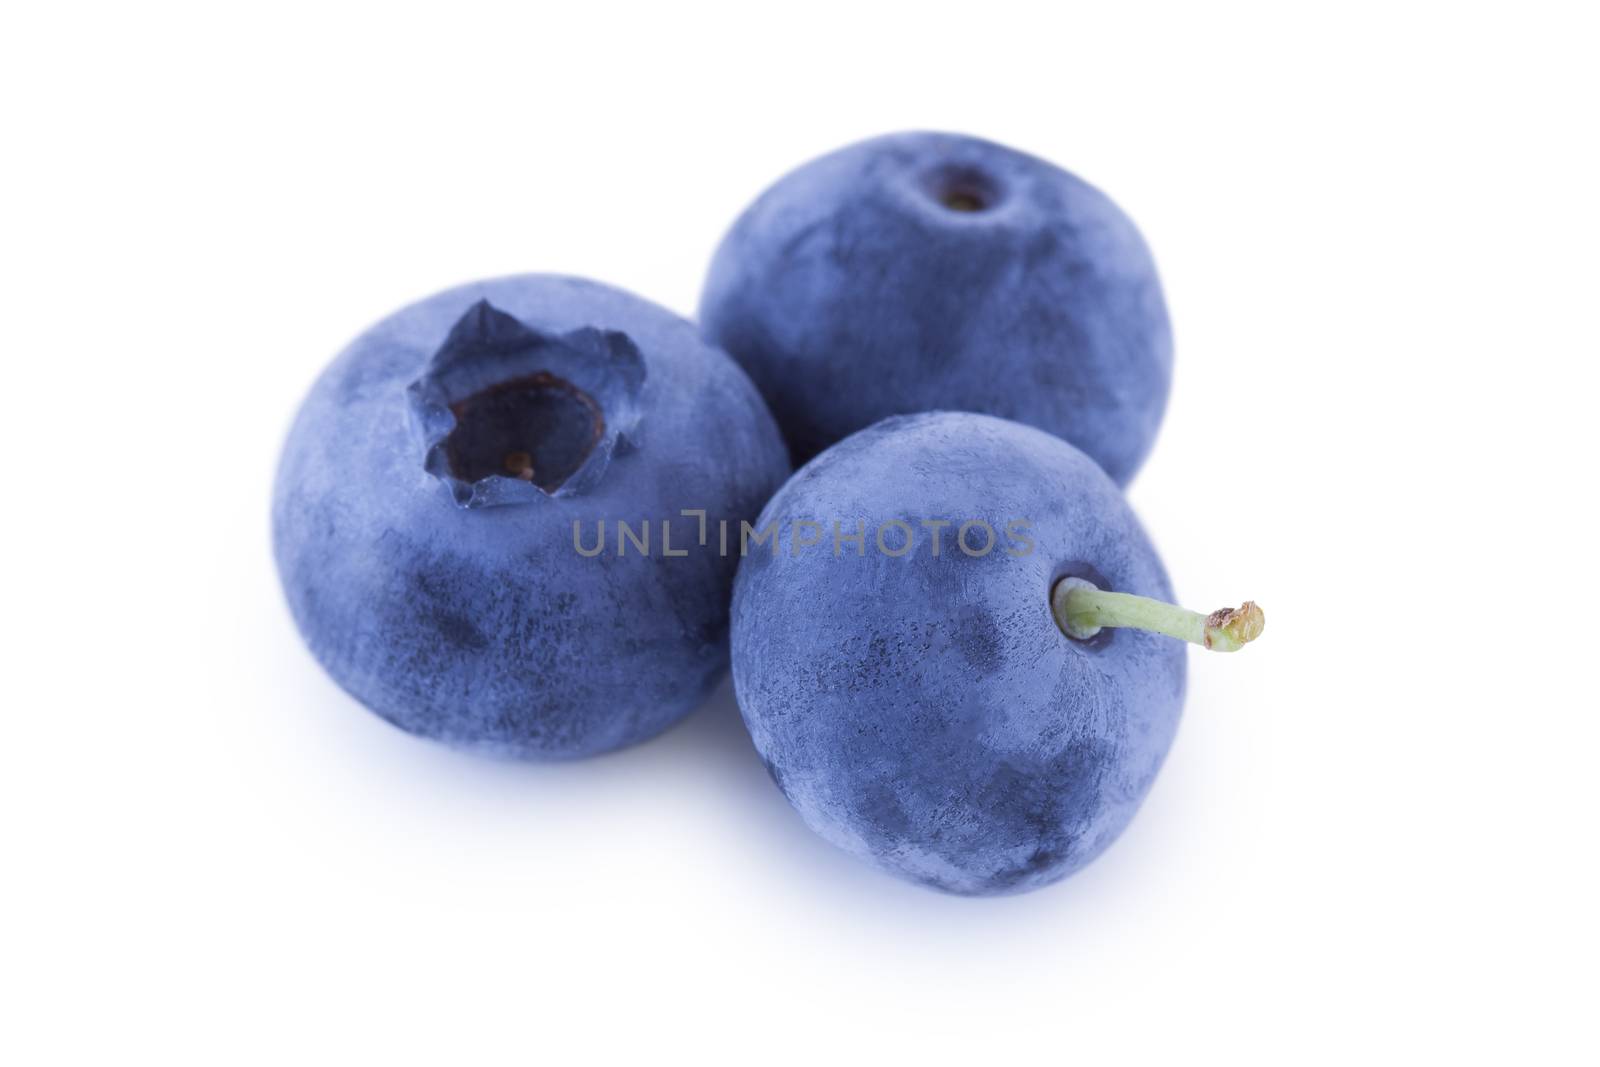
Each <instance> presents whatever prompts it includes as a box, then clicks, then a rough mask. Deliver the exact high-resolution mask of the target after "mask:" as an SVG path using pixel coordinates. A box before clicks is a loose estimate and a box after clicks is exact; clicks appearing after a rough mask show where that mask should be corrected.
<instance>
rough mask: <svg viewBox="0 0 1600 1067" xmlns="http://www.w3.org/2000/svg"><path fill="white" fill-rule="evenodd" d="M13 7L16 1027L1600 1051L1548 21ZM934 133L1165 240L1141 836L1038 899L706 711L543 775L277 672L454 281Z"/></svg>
mask: <svg viewBox="0 0 1600 1067" xmlns="http://www.w3.org/2000/svg"><path fill="white" fill-rule="evenodd" d="M1322 10H1323V13H1322V14H1320V15H1319V14H1310V13H1308V11H1309V8H1308V7H1306V6H1303V5H1302V6H1299V7H1296V6H1294V5H1283V4H1270V5H1269V4H1262V5H1259V6H1249V7H1241V6H1233V5H1218V4H1182V5H1180V4H1173V5H1170V6H1161V7H1150V6H1142V5H1124V4H1118V5H1111V4H1095V5H1092V6H1091V7H1089V8H1078V7H1075V6H1068V5H1057V4H1030V5H1014V6H1013V5H1006V4H1001V3H997V2H994V0H984V2H982V3H976V2H969V3H966V4H935V3H928V2H923V3H919V4H914V5H904V6H891V5H872V4H867V3H862V2H855V3H849V4H838V5H835V4H827V3H817V2H808V3H805V4H788V5H782V6H777V5H763V4H756V3H745V4H737V5H723V6H719V7H703V8H694V7H691V6H685V5H682V4H655V5H649V6H641V7H639V8H636V9H631V10H630V9H625V8H614V7H604V6H602V5H598V4H595V5H587V4H561V5H541V4H529V3H524V4H515V5H512V4H507V5H501V6H480V5H475V4H468V3H456V2H451V3H440V4H436V5H432V7H431V10H423V9H421V7H420V6H413V5H402V4H381V5H380V4H373V5H367V6H364V7H359V8H357V7H342V6H339V5H330V4H325V3H318V4H312V5H298V4H274V5H270V6H266V5H264V6H262V7H261V8H260V9H259V10H257V11H256V12H255V13H253V14H251V13H244V12H242V11H237V10H235V11H229V10H226V9H225V6H224V5H213V4H207V5H200V4H195V5H189V6H179V5H169V4H129V5H109V4H108V5H98V6H96V5H88V6H84V7H74V8H68V7H66V6H61V5H48V6H47V5H14V6H11V7H8V8H7V13H6V14H5V15H3V16H0V90H3V92H0V123H3V143H0V155H3V157H4V159H5V162H4V164H3V169H0V184H3V197H0V213H3V229H0V269H3V278H0V293H3V294H4V295H3V298H0V315H3V333H0V339H3V348H0V382H3V388H0V395H3V401H0V402H3V404H4V407H5V413H4V416H3V418H0V433H3V434H4V455H5V457H6V466H5V491H4V494H3V497H0V507H3V509H4V533H3V534H0V538H3V540H4V542H5V544H6V548H5V552H4V555H3V558H4V563H3V567H4V579H3V581H4V584H3V592H0V598H3V599H0V605H3V610H0V626H3V627H4V642H3V646H0V647H3V648H4V650H5V652H4V656H5V662H4V671H3V681H0V686H3V690H0V692H3V696H0V705H3V708H4V710H3V712H0V716H3V718H0V721H3V723H4V736H3V741H0V790H3V794H4V795H3V808H0V827H3V842H0V847H3V853H0V867H3V869H4V874H3V875H0V983H3V984H4V986H5V989H4V990H3V996H0V1004H3V1009H0V1017H3V1022H0V1058H3V1059H4V1060H6V1061H7V1062H10V1063H17V1064H22V1063H42V1062H82V1063H90V1062H93V1063H111V1062H127V1061H129V1060H131V1059H146V1060H148V1061H151V1062H163V1063H167V1062H185V1063H188V1062H195V1063H222V1062H244V1061H252V1060H258V1061H262V1062H277V1063H283V1062H342V1063H354V1062H403V1061H411V1060H417V1061H423V1060H426V1061H431V1062H451V1063H496V1062H517V1061H521V1062H530V1061H539V1062H547V1063H569V1062H580V1061H586V1060H604V1059H609V1058H618V1059H620V1060H622V1061H624V1062H630V1063H652V1062H658V1061H660V1060H669V1061H671V1060H675V1059H679V1058H682V1059H684V1060H685V1061H688V1060H693V1061H696V1062H698V1061H701V1060H709V1061H729V1062H739V1063H753V1062H771V1061H778V1062H787V1061H795V1062H805V1063H854V1062H885V1063H888V1062H894V1063H899V1062H910V1061H911V1060H912V1059H914V1058H919V1057H920V1058H921V1059H923V1060H946V1059H948V1060H951V1061H960V1062H968V1063H1007V1062H1021V1061H1024V1060H1026V1061H1029V1062H1063V1063H1065V1062H1072V1063H1119V1062H1145V1063H1189V1062H1194V1061H1196V1060H1206V1061H1214V1060H1219V1059H1226V1060H1228V1061H1244V1062H1273V1063H1284V1062H1308V1061H1319V1060H1338V1061H1342V1062H1350V1061H1352V1060H1360V1061H1379V1062H1383V1061H1397V1062H1425V1061H1431V1060H1434V1059H1436V1058H1442V1057H1450V1058H1451V1059H1453V1061H1454V1062H1457V1063H1460V1062H1474V1061H1479V1062H1495V1061H1500V1062H1504V1061H1506V1060H1507V1059H1509V1058H1511V1057H1516V1058H1517V1059H1518V1060H1520V1061H1522V1062H1546V1063H1554V1062H1578V1061H1585V1062H1588V1063H1593V1062H1595V1058H1594V1057H1595V1056H1596V1055H1597V1054H1600V1053H1597V1049H1596V1042H1595V1028H1596V1022H1595V1014H1594V1013H1595V1003H1596V996H1597V989H1596V977H1595V961H1596V959H1597V958H1600V943H1597V940H1600V939H1597V936H1596V919H1595V913H1596V906H1595V903H1596V899H1597V896H1600V887H1597V885H1596V878H1595V858H1594V852H1595V846H1596V830H1595V818H1596V815H1597V813H1600V804H1597V796H1596V788H1595V771H1594V767H1595V761H1596V748H1597V743H1600V729H1597V725H1596V723H1597V713H1600V700H1597V698H1596V692H1595V677H1596V676H1595V670H1594V666H1593V665H1594V662H1595V659H1596V649H1595V645H1594V643H1593V642H1594V629H1595V627H1594V623H1595V619H1596V614H1595V605H1596V603H1597V594H1600V589H1597V588H1596V585H1597V583H1596V566H1595V562H1594V557H1595V552H1596V543H1597V537H1596V528H1595V521H1594V514H1595V487H1596V481H1597V479H1596V475H1595V470H1594V463H1595V461H1596V459H1597V455H1600V449H1597V448H1596V439H1595V436H1596V435H1595V431H1594V426H1595V416H1594V408H1595V404H1596V385H1597V384H1600V375H1597V371H1596V359H1597V356H1600V344H1597V336H1600V329H1597V326H1596V312H1597V301H1600V270H1597V252H1596V249H1597V246H1600V212H1597V207H1596V203H1597V198H1600V168H1597V166H1596V157H1595V145H1596V117H1595V106H1596V103H1597V101H1600V80H1597V78H1596V76H1595V64H1596V60H1595V52H1596V33H1595V27H1594V24H1593V22H1592V21H1591V20H1592V18H1593V12H1592V11H1586V10H1585V7H1584V5H1580V4H1572V5H1570V6H1567V7H1562V8H1558V7H1556V6H1554V5H1537V4H1531V5H1530V4H1505V5H1501V9H1500V11H1499V12H1498V13H1494V12H1492V11H1490V10H1488V8H1487V6H1477V5H1470V4H1448V5H1445V4H1441V5H1439V6H1437V7H1423V6H1417V5H1404V4H1400V5H1397V4H1382V5H1373V6H1371V7H1363V6H1362V5H1356V4H1338V5H1325V6H1324V7H1323V9H1322ZM908 127H934V128H946V129H955V130H961V131H967V132H972V133H977V134H981V135H985V136H988V137H991V138H994V139H997V140H1001V141H1004V142H1008V143H1011V144H1014V145H1016V146H1018V147H1022V148H1025V149H1028V150H1031V151H1034V152H1036V153H1038V154H1041V155H1044V156H1046V157H1048V158H1051V159H1054V160H1057V161H1059V162H1061V163H1063V164H1064V165H1066V166H1068V167H1070V168H1072V169H1074V170H1076V171H1078V172H1079V173H1080V174H1082V175H1084V176H1085V177H1087V178H1088V179H1089V180H1091V181H1093V182H1095V183H1096V184H1098V185H1100V186H1101V187H1103V188H1104V189H1106V190H1107V191H1109V192H1110V193H1111V194H1112V195H1113V196H1114V197H1115V198H1117V199H1118V200H1119V201H1120V202H1121V203H1122V204H1123V205H1124V206H1125V207H1126V208H1127V209H1128V210H1129V212H1130V213H1131V214H1132V215H1133V216H1134V217H1135V218H1136V219H1137V220H1138V222H1139V224H1140V225H1141V227H1142V228H1143V229H1144V231H1145V234H1146V236H1147V237H1148V238H1149V240H1150V242H1151V244H1152V246H1153V247H1154V249H1155V252H1156V255H1157V258H1158V260H1159V262H1160V265H1161V268H1162V271H1163V275H1164V278H1165V281H1166V285H1167V291H1168V295H1169V299H1170V302H1171V306H1172V311H1173V317H1174V321H1175V325H1176V332H1177V339H1178V360H1177V374H1176V382H1175V389H1174V393H1173V401H1172V406H1171V409H1170V413H1169V415H1168V418H1167V421H1166V424H1165V427H1164V429H1163V431H1162V435H1161V438H1160V441H1159V443H1158V445H1157V450H1156V453H1155V455H1154V458H1153V459H1152V461H1151V462H1150V464H1149V465H1148V467H1147V468H1146V469H1145V470H1144V472H1143V474H1142V475H1141V476H1140V477H1139V479H1138V480H1137V482H1136V483H1135V485H1134V487H1133V490H1132V499H1133V502H1134V504H1135V506H1136V507H1137V508H1138V510H1139V511H1140V512H1141V514H1142V515H1143V516H1144V518H1145V520H1146V522H1147V523H1148V525H1149V526H1150V528H1151V530H1152V532H1153V533H1154V535H1155V537H1156V540H1157V542H1158V544H1159V545H1160V547H1161V549H1162V552H1163V554H1164V556H1165V559H1166V561H1167V563H1168V565H1169V567H1170V569H1171V571H1172V573H1173V575H1174V578H1175V580H1176V583H1177V585H1178V588H1179V591H1180V593H1181V594H1182V595H1183V597H1184V598H1185V599H1186V600H1187V601H1189V602H1190V603H1191V606H1194V607H1199V608H1206V609H1209V608H1212V607H1215V606H1217V605H1219V604H1222V603H1226V602H1230V601H1232V602H1236V601H1237V600H1239V599H1242V598H1245V597H1253V598H1255V599H1257V600H1259V601H1260V602H1261V603H1262V604H1263V605H1264V606H1265V607H1266V609H1267V612H1268V615H1269V618H1270V622H1269V627H1268V631H1267V633H1266V635H1265V637H1264V638H1263V639H1262V641H1261V642H1260V643H1259V644H1258V645H1255V646H1252V647H1251V648H1250V649H1248V650H1246V651H1245V652H1243V653H1241V654H1239V655H1237V656H1232V657H1221V656H1212V657H1206V656H1203V655H1202V654H1200V653H1193V654H1192V655H1191V695H1190V698H1189V702H1188V706H1187V710H1186V717H1185V720H1184V725H1183V728H1182V730H1181V732H1180V735H1179V737H1178V741H1177V744H1176V746H1175V747H1174V749H1173V751H1172V755H1171V758H1170V760H1169V762H1168V765H1167V768H1166V770H1165V771H1164V773H1163V775H1162V777H1161V778H1160V780H1159V781H1158V783H1157V785H1156V788H1155V789H1154V791H1153V793H1152V794H1151V796H1150V799H1149V802H1148V803H1147V805H1146V806H1145V809H1144V811H1143V813H1142V814H1141V815H1140V817H1139V818H1138V819H1137V820H1136V821H1135V823H1134V825H1133V826H1132V828H1131V829H1130V830H1129V832H1128V833H1127V834H1126V836H1125V837H1124V838H1123V839H1122V840H1121V842H1120V843H1118V844H1117V845H1116V847H1115V848H1113V849H1112V850H1111V851H1110V852H1109V853H1108V854H1107V855H1105V856H1104V857H1103V858H1102V859H1101V860H1099V861H1098V862H1096V863H1095V864H1093V865H1092V866H1091V867H1090V868H1088V869H1086V870H1085V871H1084V872H1083V873H1081V874H1080V875H1078V876H1076V877H1074V878H1073V879H1071V880H1069V881H1068V882H1065V883H1063V884H1060V885H1058V886H1056V887H1054V888H1051V889H1048V890H1045V891H1042V892H1038V893H1034V894H1031V895H1028V896H1024V897H1018V898H1009V899H999V900H965V899H955V898H947V897H942V896H939V895H936V894H933V893H930V892H928V891H926V890H922V889H918V888H915V887H912V886H909V885H903V884H900V883H898V882H896V881H893V880H891V879H889V878H887V877H885V876H882V875H880V874H878V873H876V872H875V871H873V870H871V869H869V868H868V867H866V866H864V865H861V864H859V863H857V862H856V861H854V860H852V859H850V858H848V857H846V856H845V855H843V854H841V853H837V852H835V851H834V850H832V849H831V848H830V847H829V846H827V845H825V844H824V843H822V842H821V841H820V840H819V839H817V838H815V837H813V836H812V835H811V834H810V833H809V832H808V831H807V830H806V829H805V828H804V826H803V825H802V824H801V822H800V820H799V819H798V817H797V816H795V815H794V814H793V813H792V812H791V810H790V809H789V808H788V806H787V805H786V804H785V802H784V800H783V798H782V797H781V796H780V795H779V793H778V792H777V791H776V789H774V788H773V787H772V785H771V783H770V782H769V781H768V780H767V777H766V774H765V772H764V771H763V770H762V768H761V766H760V764H759V763H758V761H757V759H756V757H755V756H754V754H753V752H752V750H751V748H750V745H749V742H748V740H747V739H746V738H745V736H744V734H743V732H742V729H741V727H740V725H739V723H738V717H737V712H736V710H735V708H734V706H733V704H732V702H731V698H730V697H729V696H728V695H727V693H726V691H724V693H723V694H722V695H721V696H720V697H719V698H718V699H717V700H715V701H714V702H713V703H712V705H711V706H709V707H706V708H705V709H703V710H702V711H701V712H699V713H697V714H696V715H695V716H693V717H692V718H691V719H690V720H688V721H687V722H685V723H684V724H683V725H682V726H680V727H678V728H676V729H674V730H673V731H671V732H670V733H669V734H667V735H666V736H664V737H662V738H660V739H659V740H657V741H654V742H652V743H649V744H646V745H644V746H641V747H638V748H636V749H634V750H631V751H627V752H624V753H621V754H618V755H615V756H610V757H606V758H603V759H598V760H594V761H592V762H587V763H579V764H574V765H567V766H554V767H551V766H518V765H506V764H497V763H490V762H484V761H481V760H476V759H472V758H469V757H465V756H461V755H457V754H453V753H451V752H449V751H445V750H443V749H441V748H437V747H434V746H432V745H429V744H427V743H424V742H421V741H416V740H413V739H411V738H409V737H407V736H405V735H403V734H401V733H399V732H398V731H395V730H393V729H391V728H390V727H388V726H386V725H384V724H383V723H382V722H380V721H379V720H378V719H376V718H375V717H373V716H372V715H370V714H368V713H367V712H365V711H363V710H362V709H360V708H359V707H357V706H356V705H355V704H353V703H352V702H351V701H350V700H349V699H347V698H346V697H345V696H343V695H342V694H341V693H340V692H339V691H338V690H337V689H336V688H335V686H334V685H333V684H332V683H331V682H330V681H328V679H327V678H326V677H325V676H324V675H323V674H322V673H321V672H320V671H319V670H318V668H317V666H316V665H315V664H314V663H313V662H312V660H311V658H310V657H309V656H308V655H307V654H306V653H305V652H304V651H303V649H302V647H301V645H300V644H299V641H298V638H297V636H296V634H295V632H294V629H293V627H292V625H291V623H290V621H289V618H288V616H287V613H286V611H285V609H284V606H283V604H282V601H281V598H280V594H279V592H278V588H277V584H276V578H275V576H274V574H273V572H272V569H271V564H270V559H269V554H268V545H267V507H268V494H269V485H270V480H271V476H272V471H273V464H274V460H275V455H276V452H277V449H278V447H279V444H280V443H281V439H282V435H283V433H284V431H285V429H286V428H287V424H288V420H289V419H290V417H291V415H292V413H293V411H294V408H295V405H296V404H297V403H298V401H299V399H300V397H301V396H302V395H303V393H304V391H305V389H306V388H307V387H308V386H309V384H310V382H311V381H312V379H313V377H314V376H315V374H316V373H317V372H318V370H319V368H320V367H321V366H322V365H323V364H324V363H325V361H326V360H327V359H329V358H330V357H331V356H332V355H333V354H334V352H335V351H337V350H338V349H339V348H340V347H341V346H342V345H344V344H345V343H346V342H347V341H348V340H349V339H350V338H351V337H352V336H353V335H355V334H356V333H357V332H359V331H360V330H361V329H362V328H364V327H365V326H366V325H367V324H368V323H370V322H371V321H373V320H374V319H376V318H378V317H379V316H381V315H383V314H385V313H387V312H388V311H390V310H391V309H392V308H394V307H396V306H398V305H400V304H402V303H405V302H408V301H410V300H413V299H416V298H419V297H422V296H424V295H426V294H428V293H430V292H432V291H434V290H437V289H440V288H443V287H445V286H449V285H453V284H455V283H458V282H462V281H466V280H469V279H471V278H474V277H480V276H485V275H494V274H501V273H507V272H514V271H521V270H556V271H563V272H571V273H577V274H586V275H591V276H594V277H598V278H602V279H605V280H608V281H610V282H613V283H616V284H619V285H622V286H624V287H626V288H629V289H633V290H635V291H637V292H639V293H641V294H643V295H645V296H648V297H650V298H652V299H655V300H657V301H659V302H662V303H664V304H666V305H668V306H670V307H672V308H675V309H677V310H679V311H682V312H686V313H687V312H692V310H693V308H694V302H695V299H696V295H697V293H698V287H699V282H700V276H701V272H702V271H703V269H704V266H705V264H706V262H707V260H708V257H709V255H710V253H711V250H712V248H713V246H714V244H715V242H716V240H717V238H718V237H719V235H720V234H721V232H722V230H723V228H724V227H725V226H726V225H727V224H728V223H729V222H730V221H731V220H732V218H733V217H734V215H735V214H736V213H737V212H738V210H739V209H740V208H741V207H742V206H743V205H744V204H745V203H746V202H748V200H749V199H750V198H751V197H752V196H754V195H755V194H756V193H757V192H758V191H759V190H760V189H761V188H762V187H763V186H764V185H765V184H766V183H767V182H769V181H771V180H772V179H774V178H776V177H777V176H778V175H780V174H781V173H783V172H784V171H786V170H787V169H788V168H790V167H791V166H794V165H796V164H798V163H800V162H802V161H804V160H805V159H808V158H809V157H811V156H813V155H815V154H817V153H819V152H822V151H825V150H828V149H831V148H833V147H837V146H839V145H842V144H844V143H847V142H849V141H852V140H855V139H858V138H860V137H864V136H867V135H871V134H875V133H880V132H886V131H889V130H894V129H901V128H908Z"/></svg>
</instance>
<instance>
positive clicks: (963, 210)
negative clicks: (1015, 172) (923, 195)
mask: <svg viewBox="0 0 1600 1067" xmlns="http://www.w3.org/2000/svg"><path fill="white" fill-rule="evenodd" d="M923 188H924V189H925V190H926V191H927V193H928V195H929V196H931V197H933V198H934V199H935V200H937V201H938V202H939V204H940V205H941V206H942V207H944V208H945V210H947V211H953V212H956V213H957V214H961V215H975V214H978V213H979V212H983V211H988V210H989V209H990V208H992V207H994V206H995V205H996V204H998V203H999V202H1000V200H1001V197H1002V195H1003V194H1002V192H1001V188H1000V183H999V182H997V181H995V180H994V179H993V178H992V177H990V176H989V174H987V173H986V172H984V171H982V170H979V169H978V168H977V167H972V166H965V165H961V164H945V165H942V166H939V167H936V168H934V169H933V170H932V171H930V172H929V173H928V174H927V175H926V176H925V177H924V179H923Z"/></svg>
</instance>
